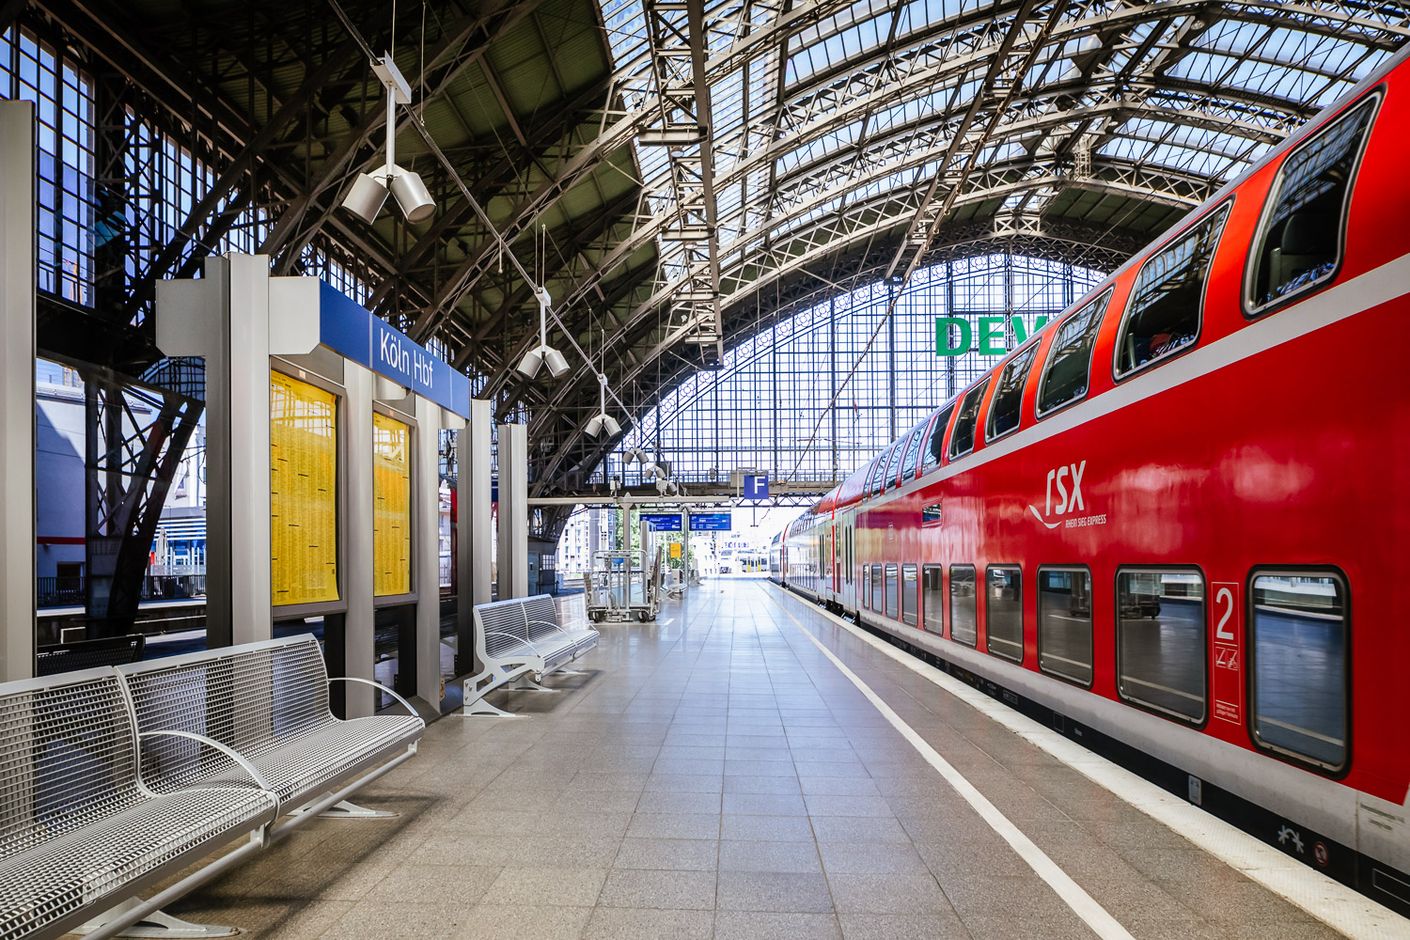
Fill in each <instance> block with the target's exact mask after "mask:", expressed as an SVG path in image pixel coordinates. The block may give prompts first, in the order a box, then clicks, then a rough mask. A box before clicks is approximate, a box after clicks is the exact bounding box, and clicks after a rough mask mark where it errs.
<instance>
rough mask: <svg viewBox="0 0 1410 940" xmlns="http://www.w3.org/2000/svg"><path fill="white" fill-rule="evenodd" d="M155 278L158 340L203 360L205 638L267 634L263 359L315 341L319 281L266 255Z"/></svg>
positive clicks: (245, 639)
mask: <svg viewBox="0 0 1410 940" xmlns="http://www.w3.org/2000/svg"><path fill="white" fill-rule="evenodd" d="M204 275H205V276H204V277H202V278H200V279H198V280H186V281H160V282H158V284H157V346H158V348H160V349H161V351H162V352H163V353H164V354H166V355H168V356H201V357H203V358H204V359H205V360H206V541H207V544H208V545H210V546H211V549H210V550H209V551H208V553H207V557H206V643H207V645H208V646H209V647H212V648H214V647H219V646H229V645H230V644H232V643H251V642H254V641H256V640H266V639H269V637H270V635H271V633H272V626H273V621H272V617H271V614H270V602H271V580H270V570H269V558H270V554H271V549H270V521H269V483H270V480H269V365H270V363H269V357H270V356H275V355H280V356H288V355H304V354H306V353H309V352H312V351H313V349H314V348H315V347H316V346H317V345H318V280H317V279H316V278H311V277H280V278H271V277H270V276H269V258H268V257H267V256H265V255H227V256H225V257H220V258H208V259H206V265H205V271H204Z"/></svg>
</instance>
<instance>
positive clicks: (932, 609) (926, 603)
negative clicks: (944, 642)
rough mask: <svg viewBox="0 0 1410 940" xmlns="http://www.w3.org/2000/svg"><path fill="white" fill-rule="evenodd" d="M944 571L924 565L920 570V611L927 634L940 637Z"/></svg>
mask: <svg viewBox="0 0 1410 940" xmlns="http://www.w3.org/2000/svg"><path fill="white" fill-rule="evenodd" d="M943 571H944V569H943V568H941V567H940V566H939V565H926V566H925V567H924V568H923V569H921V595H920V602H921V610H922V612H923V614H922V615H923V616H924V617H925V629H926V632H928V633H933V634H935V635H936V636H941V635H943V634H944V633H945V614H944V613H943V611H944V609H945V590H944V584H943V582H944V575H943Z"/></svg>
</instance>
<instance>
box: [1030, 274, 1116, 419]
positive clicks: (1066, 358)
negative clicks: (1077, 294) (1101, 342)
mask: <svg viewBox="0 0 1410 940" xmlns="http://www.w3.org/2000/svg"><path fill="white" fill-rule="evenodd" d="M1110 301H1111V289H1110V288H1108V289H1107V291H1106V293H1104V294H1102V295H1101V296H1100V297H1098V298H1097V299H1096V300H1094V301H1092V302H1091V303H1089V304H1087V306H1085V307H1083V308H1082V309H1081V310H1078V311H1077V312H1076V313H1074V314H1072V315H1071V316H1070V317H1068V318H1067V319H1066V320H1063V321H1062V325H1061V326H1059V327H1058V328H1057V335H1056V336H1054V337H1053V345H1052V349H1051V351H1050V352H1049V353H1048V362H1047V365H1045V366H1044V367H1043V376H1042V378H1041V379H1040V380H1039V381H1038V417H1040V418H1041V417H1043V416H1044V415H1047V414H1050V413H1052V412H1054V411H1056V410H1057V409H1059V408H1061V407H1062V406H1063V405H1067V404H1071V403H1072V402H1074V401H1079V400H1080V399H1083V398H1086V397H1087V388H1088V386H1089V385H1090V384H1091V374H1092V344H1093V343H1094V342H1095V341H1096V338H1097V328H1098V327H1100V326H1101V325H1102V316H1103V315H1104V314H1105V313H1106V306H1107V304H1108V303H1109V302H1110Z"/></svg>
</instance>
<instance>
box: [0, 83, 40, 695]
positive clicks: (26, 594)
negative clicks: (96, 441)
mask: <svg viewBox="0 0 1410 940" xmlns="http://www.w3.org/2000/svg"><path fill="white" fill-rule="evenodd" d="M0 166H3V167H4V168H5V172H4V173H0V331H3V335H4V342H0V445H3V446H0V618H3V619H0V624H3V630H4V633H3V636H0V679H5V680H10V679H25V678H28V677H30V676H32V675H34V535H35V532H34V313H35V309H34V293H35V280H34V277H35V270H34V203H35V199H34V106H33V105H32V104H30V103H29V102H28V101H4V102H0Z"/></svg>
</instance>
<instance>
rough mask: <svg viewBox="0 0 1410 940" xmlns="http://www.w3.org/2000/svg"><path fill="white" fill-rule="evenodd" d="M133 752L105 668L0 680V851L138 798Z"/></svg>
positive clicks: (20, 847)
mask: <svg viewBox="0 0 1410 940" xmlns="http://www.w3.org/2000/svg"><path fill="white" fill-rule="evenodd" d="M135 755H136V747H135V741H134V732H133V727H132V713H131V712H130V711H129V709H128V706H127V699H126V697H125V696H124V695H123V689H122V682H121V680H120V679H119V678H118V677H117V675H116V674H115V673H114V672H113V671H112V670H111V669H89V670H84V671H82V672H72V673H68V674H66V675H64V676H60V677H55V678H45V679H24V680H20V681H17V682H7V683H4V684H3V685H0V781H3V782H4V785H3V786H0V858H9V857H11V856H14V855H17V854H19V853H21V852H24V851H27V850H28V849H31V848H34V847H35V846H36V845H39V844H40V843H42V842H44V841H46V840H48V839H52V838H54V837H55V836H58V835H62V834H63V833H65V832H68V831H71V830H73V829H77V828H79V827H81V826H85V825H88V824H89V823H92V822H94V821H95V820H96V819H100V818H103V817H105V816H110V815H112V814H113V813H116V812H118V811H119V810H122V809H124V808H126V807H128V806H131V805H133V804H135V803H137V802H139V801H140V800H142V799H143V794H142V792H141V790H140V789H139V788H138V784H137V762H136V756H135Z"/></svg>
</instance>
